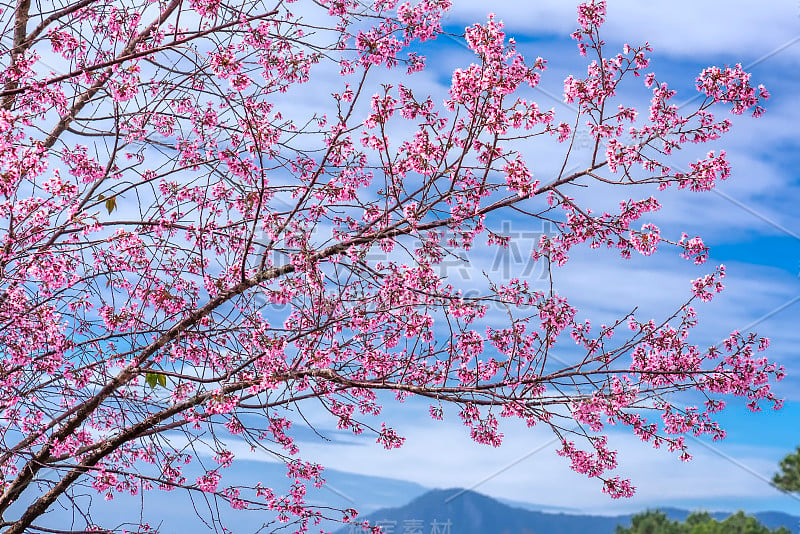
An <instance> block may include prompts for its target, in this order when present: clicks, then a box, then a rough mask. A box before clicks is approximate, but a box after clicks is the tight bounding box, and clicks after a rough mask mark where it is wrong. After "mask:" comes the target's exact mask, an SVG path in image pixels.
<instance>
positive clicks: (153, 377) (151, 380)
mask: <svg viewBox="0 0 800 534" xmlns="http://www.w3.org/2000/svg"><path fill="white" fill-rule="evenodd" d="M164 378H166V377H164ZM144 381H145V382H147V385H148V386H150V387H151V388H154V389H155V387H156V386H157V385H158V374H157V373H145V375H144Z"/></svg>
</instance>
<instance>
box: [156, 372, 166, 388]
mask: <svg viewBox="0 0 800 534" xmlns="http://www.w3.org/2000/svg"><path fill="white" fill-rule="evenodd" d="M158 384H159V385H160V386H161V387H163V388H165V387H167V375H158Z"/></svg>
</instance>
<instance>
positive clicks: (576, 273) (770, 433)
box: [245, 0, 800, 515]
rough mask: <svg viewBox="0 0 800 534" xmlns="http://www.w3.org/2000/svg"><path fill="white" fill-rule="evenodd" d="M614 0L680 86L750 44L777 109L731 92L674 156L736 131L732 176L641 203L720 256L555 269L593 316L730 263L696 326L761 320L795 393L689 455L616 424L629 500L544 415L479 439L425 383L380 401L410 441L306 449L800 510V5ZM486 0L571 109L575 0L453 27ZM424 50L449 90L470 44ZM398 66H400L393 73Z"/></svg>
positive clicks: (508, 6) (522, 480)
mask: <svg viewBox="0 0 800 534" xmlns="http://www.w3.org/2000/svg"><path fill="white" fill-rule="evenodd" d="M608 4H609V5H608V17H607V19H608V22H607V23H606V25H605V30H604V36H605V39H606V42H607V43H608V47H607V50H609V51H612V53H614V52H615V51H616V50H617V49H619V48H621V46H622V44H623V43H625V42H627V43H631V44H639V43H642V42H643V41H645V40H647V41H649V42H650V44H651V46H652V47H653V52H652V54H651V58H652V60H653V61H652V63H651V69H649V70H652V71H654V72H656V73H657V74H658V78H659V80H661V81H666V82H668V83H669V84H670V86H671V87H673V88H675V89H678V90H679V94H678V97H677V98H676V102H677V103H682V102H685V101H686V100H689V99H690V98H692V97H693V96H694V94H695V91H694V89H693V86H694V79H695V77H696V76H697V74H698V73H699V72H700V71H701V70H702V69H703V68H705V67H707V66H709V65H724V64H734V63H737V62H741V63H742V64H743V65H745V66H746V67H747V70H748V71H750V72H752V73H753V82H754V83H755V84H758V83H764V84H765V85H766V86H767V88H768V89H769V91H770V92H771V93H772V98H771V99H770V100H769V101H768V103H767V113H766V114H765V115H764V116H763V117H762V118H760V119H757V120H756V119H752V118H751V117H749V116H744V117H734V116H730V115H729V114H727V111H725V110H722V109H719V110H718V113H719V115H720V116H729V118H731V119H732V120H733V122H734V128H733V131H732V132H731V133H730V134H729V135H728V136H726V137H724V138H723V139H722V140H721V141H720V142H718V143H716V144H715V145H714V146H711V147H709V146H701V147H697V148H696V149H695V148H690V149H687V150H686V151H684V152H683V153H681V154H680V155H679V157H678V160H682V161H687V162H688V161H693V159H694V157H695V156H696V155H697V154H698V153H701V152H702V153H704V152H705V151H707V150H708V149H709V148H715V149H719V148H725V149H726V150H727V152H728V154H729V156H730V160H731V161H732V163H733V177H732V178H731V179H730V180H729V181H728V182H724V183H721V184H720V185H719V186H718V191H717V192H707V193H691V192H688V191H670V192H667V194H665V195H663V196H661V197H660V198H661V199H662V204H663V206H664V207H663V209H662V210H661V211H660V212H658V213H656V214H654V215H653V216H652V217H651V218H650V219H648V221H643V222H649V221H652V222H655V223H656V224H658V225H659V226H661V228H662V232H663V234H664V235H666V236H668V237H671V238H678V237H679V236H680V233H681V232H686V233H687V234H689V235H690V236H691V235H701V236H703V238H704V239H705V241H706V244H707V245H710V247H711V258H710V260H709V261H708V262H707V263H706V264H705V265H704V266H699V267H698V266H694V265H692V264H691V263H690V262H686V261H685V260H681V259H680V258H678V257H677V253H676V252H675V250H667V251H664V252H660V253H658V254H656V255H655V256H653V257H650V258H642V257H639V258H633V259H632V260H631V261H627V262H623V261H621V260H619V258H618V257H617V256H616V255H615V254H614V253H613V252H606V251H600V252H597V251H591V252H589V251H578V252H576V253H575V254H574V255H573V259H572V260H571V261H570V263H569V264H568V267H567V268H565V269H563V270H562V271H561V272H559V273H558V274H557V279H556V280H557V284H558V289H559V291H560V292H561V293H562V294H565V295H566V296H568V297H569V298H570V299H571V302H573V303H574V304H576V305H579V306H578V307H579V308H580V310H581V313H580V315H581V316H582V317H589V318H591V319H592V320H593V323H595V324H598V323H600V322H601V321H603V320H611V319H613V318H614V317H618V316H619V315H620V314H621V313H624V312H625V311H628V310H629V309H630V308H631V307H632V306H633V305H640V307H641V308H640V309H641V310H643V313H644V314H645V315H646V314H651V315H652V316H653V317H656V318H658V317H663V316H664V314H666V313H667V312H669V311H672V310H674V309H675V307H676V306H677V305H679V304H680V303H681V302H682V301H683V300H685V298H686V297H687V296H688V283H689V280H691V279H693V278H696V277H698V276H700V275H702V274H705V273H706V272H709V271H710V270H711V269H713V266H715V265H717V264H720V263H724V264H725V265H726V266H727V268H728V276H727V278H726V285H727V290H726V291H725V292H724V293H723V294H722V295H721V296H720V297H718V299H716V300H715V301H714V302H712V303H710V304H708V305H704V306H701V307H699V309H698V311H699V312H700V317H701V323H700V325H699V326H698V328H697V329H696V330H695V333H694V335H695V337H694V340H695V341H696V342H697V343H698V344H700V345H703V346H708V345H711V344H714V343H716V342H718V341H719V340H720V339H722V338H723V337H724V336H725V335H726V334H727V333H729V332H730V331H731V330H734V329H741V328H744V327H746V326H748V325H752V326H751V328H750V329H751V330H755V331H757V332H758V333H759V334H761V335H765V336H767V337H769V338H770V339H771V340H772V347H771V349H770V351H769V353H768V355H769V356H770V357H771V358H772V359H774V360H777V361H780V362H781V363H782V364H783V365H784V366H785V367H786V369H787V372H788V378H787V379H786V380H784V381H783V382H782V383H780V384H778V385H777V386H776V391H777V392H778V393H779V394H780V395H781V396H783V397H785V399H786V405H785V408H784V409H783V410H782V411H780V412H772V411H766V412H764V413H759V414H753V413H750V412H749V411H748V410H747V409H746V408H745V407H744V405H743V403H740V402H737V401H735V400H732V402H731V403H730V404H729V407H728V409H727V410H726V411H725V412H724V413H723V414H722V415H721V417H720V419H721V421H722V423H723V426H724V427H725V428H726V429H727V431H728V439H727V440H725V441H724V442H722V443H714V444H713V445H708V444H706V445H704V444H701V443H698V442H694V441H692V440H691V439H690V440H689V442H690V446H691V452H692V453H693V455H694V457H695V458H694V460H693V461H692V462H689V463H686V464H684V463H681V462H680V461H679V460H678V459H677V457H676V456H675V455H673V454H670V453H668V452H666V451H661V450H657V451H654V450H652V449H651V448H649V447H648V446H646V445H642V444H640V443H638V442H637V441H636V440H635V439H634V438H632V437H631V436H629V435H627V434H626V433H624V432H620V433H616V432H612V436H611V443H612V445H616V446H617V447H618V448H619V449H620V456H621V461H620V465H621V467H620V469H619V473H620V474H622V475H624V476H629V477H631V478H632V479H633V482H634V484H635V485H636V486H637V488H638V493H637V496H636V497H634V498H633V499H628V500H620V501H612V500H610V499H609V498H608V497H607V496H605V495H604V494H602V493H601V492H600V485H599V484H598V483H597V481H594V480H587V479H585V478H584V477H582V476H579V475H577V474H575V473H572V472H571V471H570V470H569V469H568V467H567V465H566V462H564V461H563V460H562V459H561V458H559V457H557V456H556V455H555V454H554V450H555V447H556V445H555V443H553V442H551V440H552V435H551V434H549V433H548V431H545V430H544V429H534V430H533V431H531V430H528V429H525V428H521V427H518V426H514V425H507V426H506V427H505V428H503V430H504V432H505V434H506V440H505V442H504V444H503V445H502V446H501V447H500V448H499V449H491V448H487V447H484V446H479V445H476V444H473V443H471V442H470V440H469V437H468V432H467V431H466V430H465V429H464V428H463V427H462V426H461V425H460V424H459V422H458V418H457V417H455V420H454V419H453V418H451V419H449V420H446V421H445V422H434V421H431V420H430V418H428V417H427V416H426V408H427V403H417V402H415V401H413V400H411V401H407V402H406V403H405V404H403V405H398V404H396V403H394V402H392V401H389V402H388V403H387V406H386V408H385V411H384V417H383V418H382V419H386V420H389V421H391V422H392V424H393V425H395V426H396V427H397V428H398V430H399V431H400V432H401V433H402V435H404V436H405V437H406V438H407V441H406V445H405V446H404V447H403V448H401V449H399V450H396V451H391V452H387V451H384V450H383V449H381V448H380V447H378V446H376V445H375V444H374V443H373V442H372V441H371V440H357V439H352V438H347V437H345V438H342V440H340V441H339V442H338V443H333V444H324V445H323V444H319V443H314V442H311V441H309V442H305V443H304V445H303V450H304V453H305V457H306V458H307V459H312V460H315V461H319V462H321V463H322V464H323V465H327V466H329V467H331V468H335V469H339V470H342V471H347V472H351V473H356V474H361V475H376V476H385V477H390V478H396V479H401V480H406V481H410V482H416V483H419V484H422V485H424V486H428V487H453V486H462V487H474V488H475V489H476V490H477V491H481V492H484V493H486V494H488V495H492V496H495V497H499V498H506V499H514V500H517V501H526V502H530V503H537V504H541V505H546V506H551V507H553V508H558V507H566V508H569V509H573V510H576V511H591V512H599V513H608V514H613V513H623V512H629V511H631V510H639V509H643V508H645V507H653V506H659V505H660V506H683V507H690V508H697V507H705V508H711V509H730V510H733V509H739V508H743V509H746V510H749V511H755V510H766V509H779V510H784V511H787V512H790V513H795V514H798V515H800V500H797V499H795V498H794V497H791V496H786V495H783V494H781V493H779V492H777V491H776V490H774V489H772V488H771V487H770V486H769V484H768V483H767V480H768V479H769V478H770V477H771V475H772V473H773V472H774V471H775V468H776V465H777V463H778V461H779V460H780V459H781V458H782V456H783V455H784V454H785V453H786V452H788V451H790V450H792V449H793V448H794V447H795V446H796V445H798V444H800V432H798V422H800V395H799V394H798V392H799V391H800V390H798V387H797V386H798V377H800V373H798V371H800V356H798V349H797V347H798V342H799V341H800V339H798V338H800V335H798V327H797V324H798V323H797V319H798V312H799V311H800V302H795V301H794V299H796V298H797V297H800V278H798V274H800V238H798V236H800V224H798V223H799V222H800V220H798V216H797V210H796V209H795V205H796V204H797V203H798V202H800V189H798V185H800V179H799V178H800V176H799V172H798V170H797V169H798V163H800V161H798V160H799V159H800V150H798V148H799V147H798V138H797V134H796V132H797V124H798V120H800V111H799V110H798V109H797V106H796V104H797V102H798V81H800V77H798V74H797V72H798V63H800V17H799V16H798V15H800V5H799V4H798V3H797V2H796V1H794V0H793V1H791V2H789V1H777V2H769V3H766V2H763V3H752V2H719V1H714V2H705V3H701V2H689V1H685V0H678V1H673V2H661V3H656V5H653V4H652V3H651V4H645V3H642V2H635V1H633V0H630V1H614V0H610V1H609V2H608ZM489 9H491V10H493V11H494V12H495V13H496V14H497V18H498V19H501V20H503V21H504V22H505V23H506V26H507V28H506V29H507V33H508V34H509V35H513V36H514V37H515V38H516V39H517V41H518V43H519V45H518V49H519V50H520V51H521V52H522V53H523V54H524V55H525V56H526V58H528V59H529V60H531V61H532V60H533V59H535V58H536V57H537V56H542V57H544V58H545V59H547V60H548V62H549V63H548V66H549V69H548V70H547V71H546V72H545V73H544V75H543V77H542V84H541V87H540V89H538V90H536V91H535V92H534V93H535V97H536V100H537V101H538V102H539V104H540V106H541V107H542V108H549V107H553V108H554V109H555V110H556V111H557V113H558V114H559V116H560V117H561V118H562V119H565V120H568V119H569V118H570V116H571V115H570V114H571V110H570V109H569V108H568V107H567V106H565V105H563V104H562V103H561V90H562V82H563V80H564V78H565V77H566V75H567V74H569V73H576V74H581V73H583V72H584V69H585V64H586V60H585V58H581V57H580V56H579V55H578V54H577V52H576V49H575V45H574V42H573V41H571V40H570V39H569V38H568V34H569V33H570V32H571V31H572V30H573V29H574V27H575V20H574V19H575V4H574V3H571V2H564V1H563V0H560V1H557V0H548V1H539V2H535V3H528V2H525V3H522V2H514V1H512V0H496V1H493V2H491V4H487V3H486V2H478V1H472V0H455V6H454V9H453V11H452V12H451V13H450V15H449V16H448V18H447V21H446V22H447V27H448V29H449V30H451V31H452V32H454V33H458V32H461V31H462V29H463V27H464V26H465V25H467V24H471V23H473V22H478V21H482V20H485V16H486V13H487V11H488V10H489ZM423 52H424V53H425V54H426V55H427V56H428V58H429V62H428V64H429V68H428V69H427V70H426V71H425V72H423V73H420V74H419V75H417V76H416V77H415V78H414V79H413V80H411V79H409V80H404V81H403V83H406V84H408V85H411V86H412V87H418V88H420V89H419V90H420V91H427V92H430V93H431V94H433V95H434V97H438V98H439V101H441V99H442V98H443V97H444V95H445V94H446V90H447V84H448V83H449V80H450V75H451V73H452V69H453V68H457V67H463V66H466V65H468V64H469V63H470V62H471V61H473V57H472V56H471V54H470V52H469V51H468V50H466V49H465V47H464V45H463V43H459V42H458V41H457V40H454V39H439V40H437V41H436V42H434V43H430V44H428V45H427V46H426V47H425V48H424V50H423ZM391 77H392V76H391V75H387V79H391ZM375 85H376V86H377V82H376V83H375ZM629 87H631V91H630V93H629V94H628V93H626V94H624V96H625V97H626V98H628V99H629V100H628V101H629V102H631V101H632V102H638V105H639V107H640V108H642V107H646V105H647V102H648V100H649V96H650V95H649V92H648V91H647V90H646V89H645V88H644V87H643V86H642V87H638V88H637V87H633V86H629ZM690 105H691V104H689V106H690ZM524 150H525V151H526V156H527V157H528V161H529V162H533V168H534V170H535V173H540V174H542V175H545V176H546V174H547V172H548V170H551V168H552V167H553V165H555V164H556V163H557V162H554V161H552V160H549V161H548V158H547V155H548V153H547V150H546V149H542V148H537V147H535V146H531V147H525V148H524ZM581 194H584V195H585V198H583V200H584V201H586V202H588V203H590V204H593V205H596V206H597V207H598V209H601V208H602V207H603V206H613V205H615V204H616V203H617V202H618V201H620V200H624V199H626V198H629V196H632V197H634V198H644V197H646V196H647V195H648V194H649V192H647V191H645V190H641V191H634V190H619V189H609V190H599V189H598V190H596V189H590V190H588V191H585V192H582V193H581ZM536 230H537V229H535V228H534V229H530V228H525V229H524V231H536ZM478 253H479V252H476V254H478ZM799 300H800V299H799ZM689 400H691V399H689ZM451 416H455V413H451ZM311 420H312V421H313V422H314V423H315V425H316V426H317V428H318V429H326V428H327V429H330V425H331V422H330V420H328V419H326V418H325V417H323V416H322V415H321V414H320V417H319V419H316V420H315V419H314V414H313V413H312V414H311ZM534 451H538V452H534ZM515 462H516V463H515ZM245 465H246V464H245ZM365 504H366V503H365Z"/></svg>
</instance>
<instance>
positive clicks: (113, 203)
mask: <svg viewBox="0 0 800 534" xmlns="http://www.w3.org/2000/svg"><path fill="white" fill-rule="evenodd" d="M116 207H117V197H116V195H115V196H113V197H108V198H107V199H106V209H107V210H108V214H109V215H111V212H112V211H114V208H116Z"/></svg>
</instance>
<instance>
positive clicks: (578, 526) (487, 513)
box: [337, 489, 799, 534]
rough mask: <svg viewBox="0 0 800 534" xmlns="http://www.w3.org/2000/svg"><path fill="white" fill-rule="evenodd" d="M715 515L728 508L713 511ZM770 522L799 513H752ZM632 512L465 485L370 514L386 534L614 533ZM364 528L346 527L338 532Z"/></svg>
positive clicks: (788, 522) (791, 523)
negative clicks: (569, 510) (535, 505)
mask: <svg viewBox="0 0 800 534" xmlns="http://www.w3.org/2000/svg"><path fill="white" fill-rule="evenodd" d="M662 512H664V513H665V514H667V516H668V517H669V518H670V519H674V520H680V521H683V520H684V519H686V516H688V515H689V512H688V511H686V510H678V509H674V508H665V509H662ZM711 515H712V516H714V517H715V518H717V519H724V518H726V517H728V516H729V515H730V514H729V513H724V512H716V513H712V514H711ZM753 515H754V516H755V517H756V518H757V519H758V520H759V521H761V522H762V523H763V524H764V525H766V526H768V527H770V528H778V527H781V526H783V527H786V528H788V529H789V530H790V531H792V532H793V531H794V530H793V529H794V527H795V526H796V525H797V524H798V519H799V518H797V517H794V516H791V515H788V514H784V513H780V512H762V513H756V514H753ZM631 517H632V515H622V516H613V517H609V516H593V515H579V514H563V513H547V512H537V511H533V510H523V509H522V508H515V507H512V506H508V505H506V504H503V503H501V502H499V501H496V500H495V499H492V498H491V497H487V496H485V495H481V494H480V493H476V492H474V491H468V490H461V489H448V490H433V491H429V492H428V493H425V494H424V495H421V496H419V497H417V498H415V499H414V500H413V501H411V502H410V503H408V504H407V505H405V506H402V507H399V508H387V509H383V510H378V511H376V512H374V513H371V514H368V515H367V516H366V518H367V519H369V520H370V521H371V522H373V524H377V525H382V526H384V528H385V532H386V533H387V534H585V533H587V532H591V533H593V534H613V532H614V530H615V529H616V527H617V525H628V524H630V521H631ZM351 533H358V534H361V532H360V531H359V530H357V529H355V528H344V529H341V530H339V531H338V532H337V534H351Z"/></svg>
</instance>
